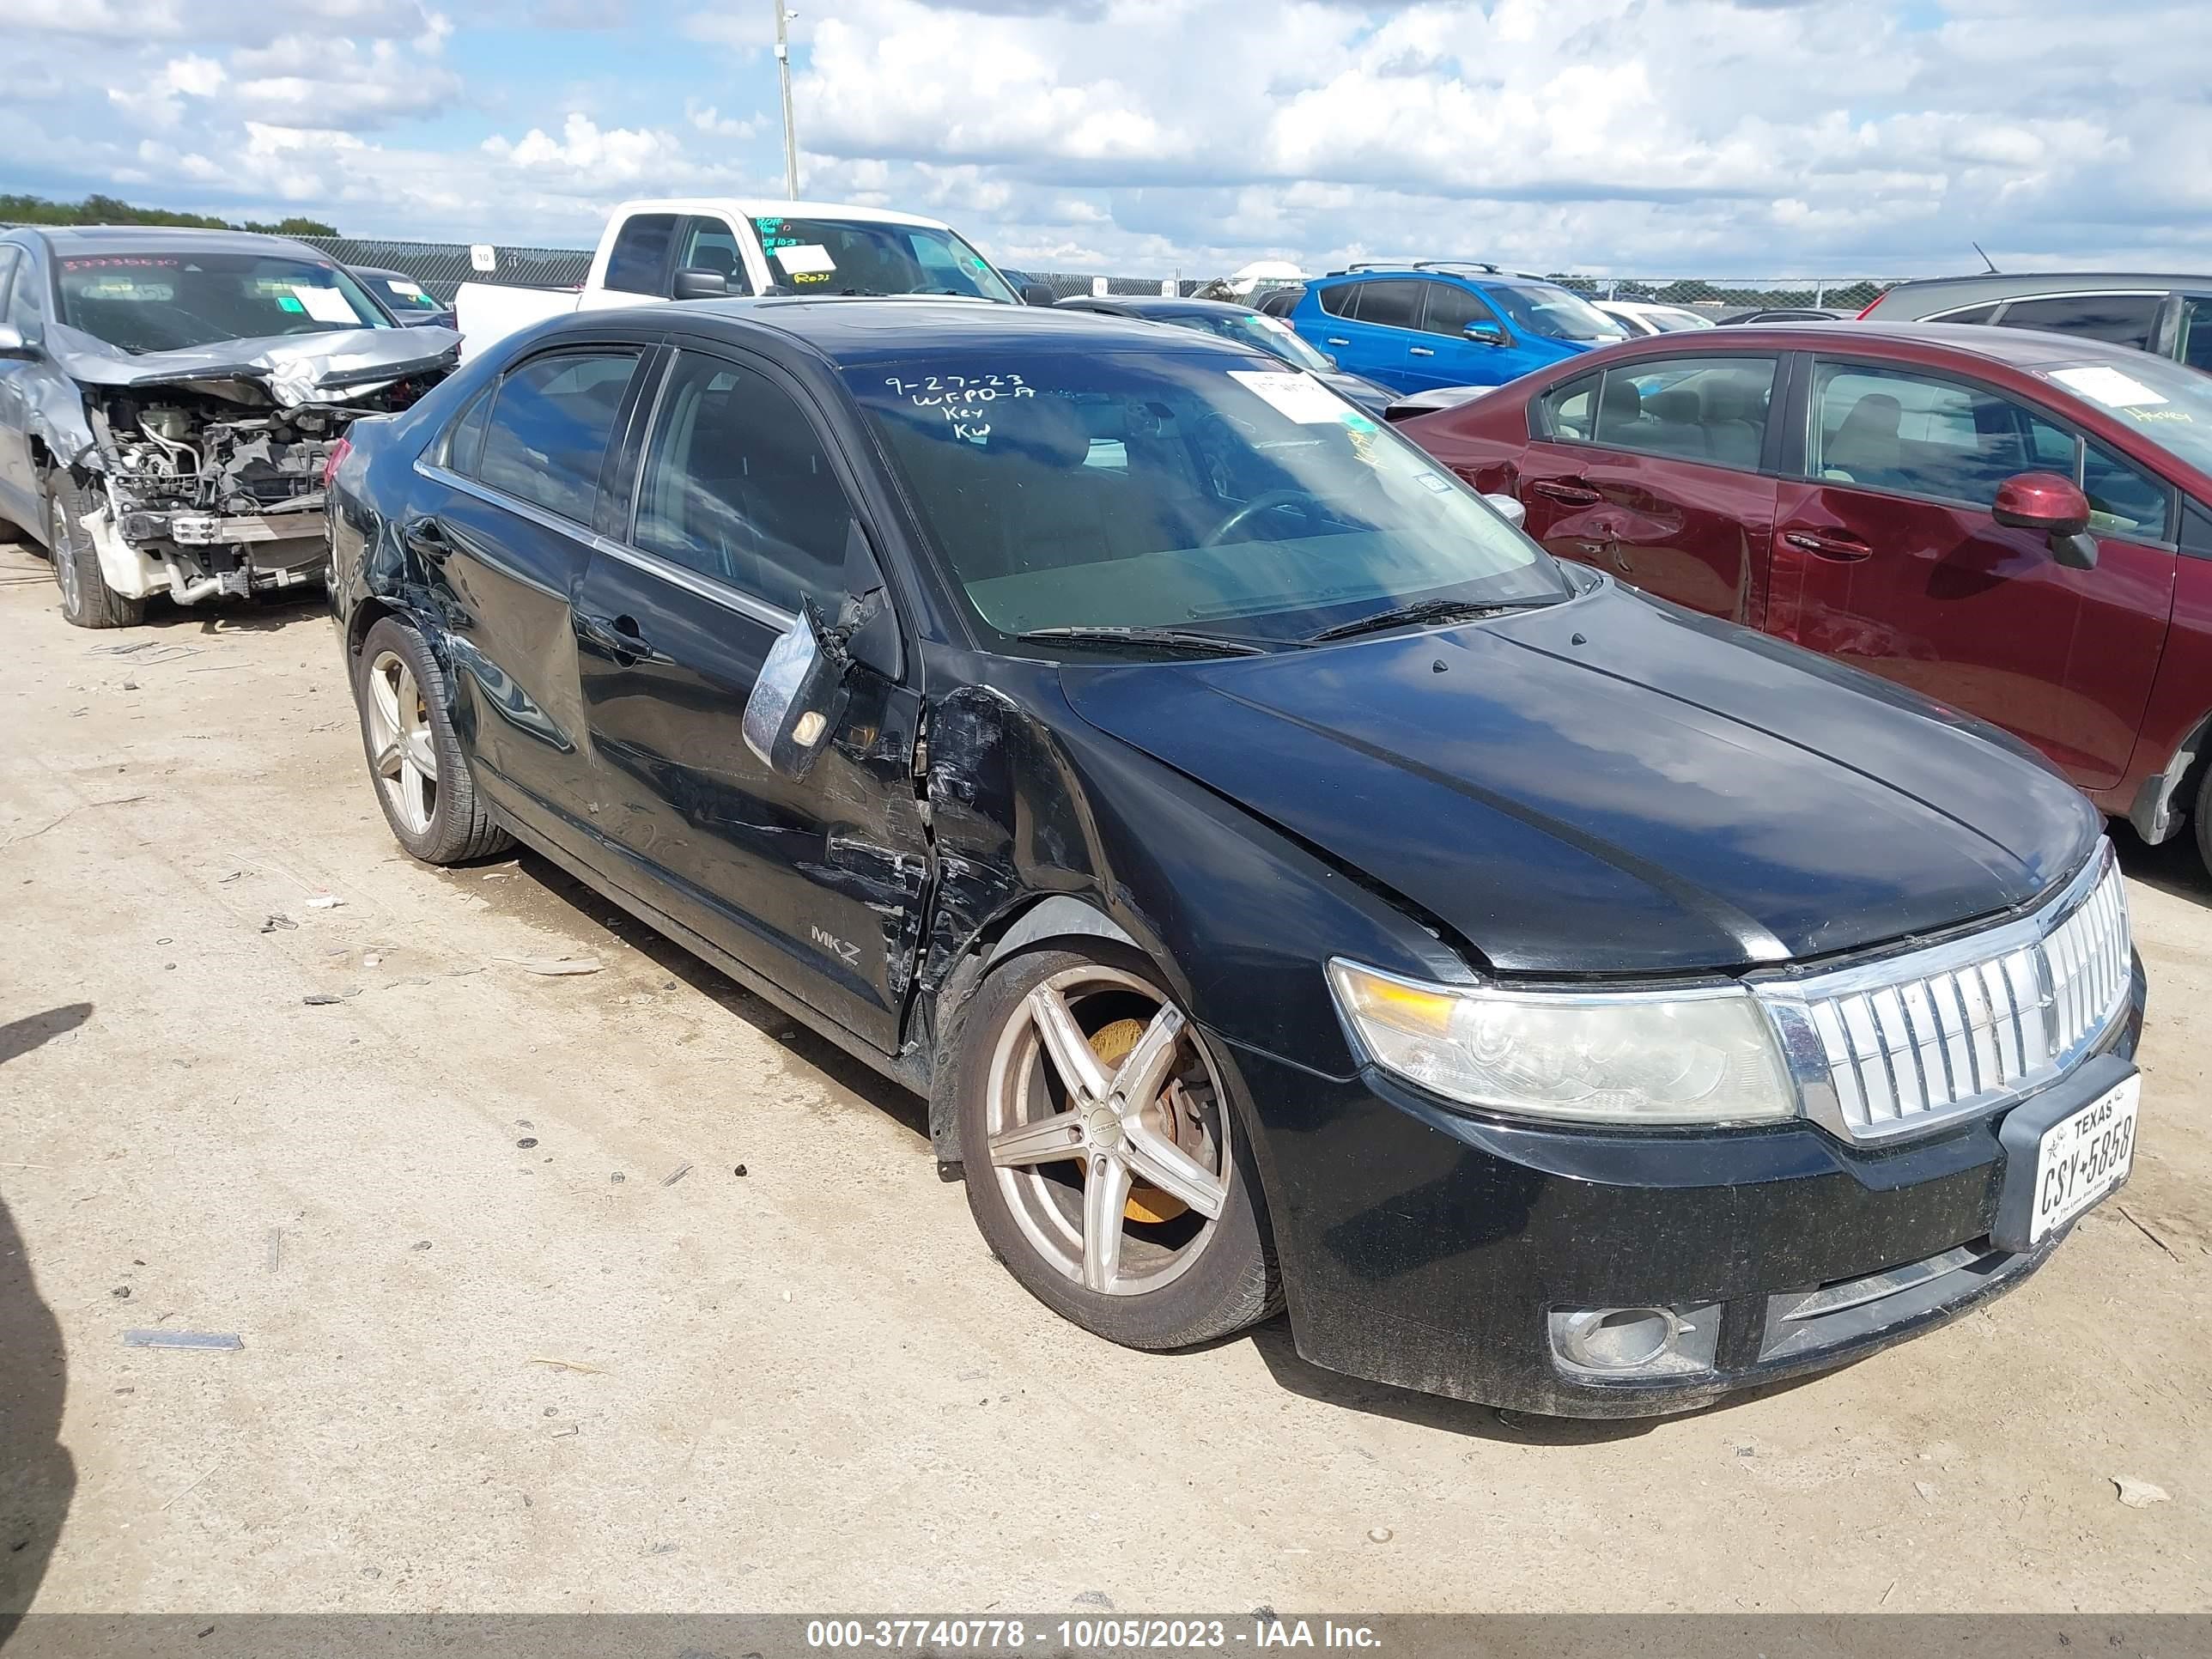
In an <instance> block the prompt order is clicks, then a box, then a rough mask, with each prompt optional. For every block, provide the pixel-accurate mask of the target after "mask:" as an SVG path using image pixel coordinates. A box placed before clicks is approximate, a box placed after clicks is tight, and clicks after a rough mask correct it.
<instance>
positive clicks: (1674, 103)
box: [0, 0, 2212, 276]
mask: <svg viewBox="0 0 2212 1659" xmlns="http://www.w3.org/2000/svg"><path fill="white" fill-rule="evenodd" d="M773 17H774V13H773V10H772V0H726V3H723V4H721V5H720V6H717V7H714V8H711V9H699V8H696V7H694V6H691V5H685V4H676V5H667V6H653V5H648V4H647V3H644V0H628V3H625V0H477V3H472V0H443V3H432V0H255V3H249V0H0V59H5V60H7V65H8V66H7V67H6V68H5V69H4V70H0V190H19V191H20V190H29V191H36V192H39V193H41V194H46V195H52V196H69V197H76V196H79V195H82V194H83V193H84V192H86V191H92V190H99V191H108V192H111V193H115V194H119V195H123V196H125V197H128V198H130V199H131V200H133V201H138V202H143V203H148V204H159V205H163V206H169V207H180V208H191V209H195V210H202V211H209V212H216V213H221V214H223V215H226V216H255V217H263V216H279V215H282V214H283V213H287V212H304V213H308V214H312V215H313V216H317V217H320V218H324V219H328V220H330V221H332V222H335V223H337V224H338V225H339V226H340V227H341V228H343V229H344V230H346V231H348V232H349V233H353V234H365V235H392V236H418V237H424V238H431V239H438V240H487V241H501V242H528V241H543V242H547V243H550V244H555V245H561V246H570V245H578V244H582V243H588V242H589V241H590V240H592V237H593V235H594V234H595V232H596V229H597V227H598V225H599V220H600V216H601V215H602V213H603V211H604V210H605V208H606V207H607V206H608V205H609V204H611V203H613V202H615V201H617V200H619V199H620V198H622V197H625V196H633V195H641V194H647V193H654V192H673V191H681V192H685V193H702V194H704V193H712V194H769V195H781V177H782V161H781V155H782V152H781V129H780V125H779V121H778V117H777V112H776V111H777V104H776V91H775V59H774V57H773V55H772V52H771V51H770V43H771V41H772V40H773V38H774V23H773ZM794 27H795V30H796V33H795V44H794V50H793V60H794V64H795V66H796V81H797V86H796V97H797V106H798V123H799V141H800V145H801V149H802V161H801V169H802V171H801V187H802V192H803V193H804V194H805V195H806V196H808V197H813V198H817V199H829V200H841V199H842V200H852V201H865V202H879V203H884V204H894V205H897V206H901V207H907V208H912V209H915V210H919V211H922V212H928V213H933V214H937V215H939V216H942V217H945V218H948V219H951V220H952V221H954V222H957V223H958V224H959V225H961V226H962V227H963V228H965V229H966V230H967V231H968V232H969V234H970V235H971V236H973V237H974V238H975V240H976V241H977V242H978V243H980V244H981V246H983V247H984V248H985V249H986V250H987V252H990V253H992V254H994V256H996V257H997V258H1000V260H1001V261H1003V262H1005V263H1006V264H1014V265H1019V266H1026V267H1030V268H1032V269H1053V270H1112V271H1115V272H1118V273H1123V274H1128V275H1133V276H1134V275H1164V274H1167V273H1169V272H1170V271H1172V270H1181V271H1182V273H1183V274H1185V275H1204V274H1208V273H1211V272H1214V271H1218V270H1224V269H1227V268H1230V267H1232V266H1234V265H1235V264H1240V263H1242V262H1243V260H1245V259H1246V258H1253V257H1256V256H1261V255H1272V256H1281V257H1287V258H1293V259H1296V260H1297V261H1299V262H1300V263H1302V264H1304V265H1306V266H1307V267H1308V268H1309V269H1319V268H1322V267H1323V266H1324V265H1325V264H1328V263H1334V262H1339V261H1341V260H1342V259H1344V258H1346V257H1352V258H1361V257H1374V256H1377V255H1382V256H1389V255H1395V254H1405V253H1423V254H1462V255H1468V256H1474V257H1487V258H1500V259H1504V260H1508V261H1510V262H1512V263H1514V264H1523V265H1529V266H1533V267H1534V268H1537V269H1543V270H1583V271H1593V272H1607V271H1609V272H1613V273H1615V274H1638V275H1702V276H1781V275H1840V276H1858V275H1864V274H1872V275H1907V274H1917V273H1926V272H1934V271H1940V270H1956V269H1961V268H1966V267H1968V266H1972V264H1975V263H1976V262H1975V261H1974V259H1973V256H1972V252H1971V250H1970V249H1969V247H1968V246H1967V244H1968V242H1969V241H1970V240H1976V241H1979V242H1980V243H1981V244H1982V245H1983V246H1984V247H1986V248H1988V249H1989V250H1990V252H1991V254H1992V255H1994V256H1995V257H1996V258H1997V259H1998V261H1999V262H2000V263H2001V264H2021V265H2027V264H2064V263H2081V262H2087V263H2093V264H2115V263H2132V262H2136V261H2143V262H2148V263H2153V264H2168V265H2172V264H2179V265H2182V266H2184V267H2185V268H2187V269H2191V270H2205V269H2208V268H2212V159H2208V158H2212V94H2209V93H2208V88H2212V4H2207V3H2205V0H2098V3H2095V4H2090V3H2087V0H1808V3H1798V0H1491V3H1488V4H1421V3H1413V4H1407V3H1388V0H1386V3H1380V4H1361V3H1352V0H965V3H961V4H954V3H939V0H801V4H800V10H799V17H798V19H797V21H796V23H795V26H794Z"/></svg>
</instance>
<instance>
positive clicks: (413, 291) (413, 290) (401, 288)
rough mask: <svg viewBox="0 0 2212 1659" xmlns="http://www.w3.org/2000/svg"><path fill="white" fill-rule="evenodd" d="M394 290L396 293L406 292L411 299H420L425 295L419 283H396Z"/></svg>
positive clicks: (393, 284) (393, 285)
mask: <svg viewBox="0 0 2212 1659" xmlns="http://www.w3.org/2000/svg"><path fill="white" fill-rule="evenodd" d="M392 292H393V293H394V294H404V295H406V296H407V298H409V299H410V300H420V299H422V298H424V297H425V295H423V292H422V285H421V284H420V283H405V282H400V283H392Z"/></svg>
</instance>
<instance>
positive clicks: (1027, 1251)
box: [960, 951, 1273, 1348]
mask: <svg viewBox="0 0 2212 1659" xmlns="http://www.w3.org/2000/svg"><path fill="white" fill-rule="evenodd" d="M960 1047H961V1049H962V1054H963V1060H962V1064H963V1073H962V1079H963V1081H962V1119H963V1121H962V1139H963V1154H964V1156H965V1158H966V1161H967V1179H968V1192H969V1205H970V1206H971V1207H972V1208H973V1209H974V1211H975V1218H976V1222H977V1225H979V1226H981V1228H982V1230H983V1233H984V1237H986V1238H987V1239H988V1240H989V1241H990V1243H992V1245H993V1247H994V1249H996V1250H997V1251H998V1253H999V1255H1000V1257H1001V1259H1003V1260H1004V1261H1006V1265H1007V1267H1009V1268H1010V1269H1011V1270H1012V1272H1013V1273H1014V1276H1015V1277H1016V1278H1017V1279H1020V1280H1021V1281H1022V1283H1023V1284H1024V1285H1026V1286H1027V1287H1028V1288H1029V1289H1030V1291H1032V1292H1033V1293H1034V1294H1035V1295H1036V1296H1037V1297H1039V1299H1040V1300H1042V1301H1043V1302H1045V1303H1047V1304H1048V1305H1050V1306H1052V1307H1054V1309H1056V1310H1059V1311H1060V1312H1061V1313H1063V1314H1065V1315H1066V1316H1068V1317H1069V1318H1071V1319H1073V1320H1074V1321H1075V1322H1077V1323H1079V1324H1081V1325H1083V1326H1085V1327H1086V1328H1089V1329H1091V1330H1093V1331H1096V1332H1097V1333H1098V1334H1100V1335H1102V1336H1105V1337H1108V1338H1110V1339H1111V1340H1115V1341H1117V1342H1122V1343H1126V1344H1127V1345H1129V1346H1133V1347H1140V1348H1169V1347H1181V1346H1187V1345H1188V1344H1190V1343H1193V1342H1201V1341H1205V1340H1209V1339H1211V1338H1213V1337H1218V1336H1222V1335H1225V1334H1228V1333H1230V1332H1231V1331H1234V1330H1237V1329H1239V1328H1242V1327H1243V1326H1245V1325H1247V1324H1249V1323H1251V1322H1253V1321H1254V1320H1255V1319H1258V1318H1260V1317H1261V1316H1263V1315H1264V1314H1265V1313H1266V1312H1267V1311H1268V1310H1269V1308H1270V1307H1271V1306H1272V1305H1273V1272H1272V1266H1271V1263H1270V1261H1269V1260H1268V1253H1267V1249H1266V1248H1265V1245H1264V1243H1263V1232H1262V1228H1263V1224H1262V1222H1261V1218H1260V1216H1259V1214H1258V1212H1257V1210H1256V1207H1255V1202H1254V1199H1253V1193H1254V1191H1255V1188H1254V1185H1253V1183H1252V1182H1251V1181H1250V1178H1249V1175H1248V1174H1247V1171H1246V1165H1245V1164H1244V1163H1243V1162H1242V1161H1240V1160H1241V1152H1242V1149H1241V1147H1240V1146H1239V1145H1238V1144H1237V1128H1236V1116H1235V1113H1234V1110H1233V1109H1232V1107H1231V1103H1230V1098H1229V1091H1228V1090H1227V1088H1226V1086H1225V1082H1224V1079H1223V1077H1222V1074H1221V1073H1220V1071H1219V1069H1218V1066H1217V1063H1216V1061H1215V1059H1214V1057H1213V1055H1212V1053H1211V1051H1210V1048H1209V1046H1208V1045H1207V1044H1206V1042H1205V1041H1204V1039H1203V1038H1202V1037H1201V1036H1200V1033H1199V1031H1198V1030H1197V1029H1196V1028H1195V1027H1194V1025H1193V1024H1191V1023H1190V1021H1189V1020H1188V1018H1187V1017H1186V1016H1185V1014H1184V1013H1183V1012H1182V1009H1180V1008H1179V1007H1177V1006H1176V1003H1175V1001H1174V1000H1173V999H1172V998H1170V996H1168V995H1167V994H1165V993H1164V992H1163V991H1161V990H1160V989H1159V988H1158V987H1157V986H1156V985H1155V984H1154V983H1153V981H1152V976H1151V975H1150V974H1149V972H1148V971H1146V969H1143V968H1140V967H1139V965H1137V964H1135V963H1131V964H1130V965H1127V966H1125V965H1122V964H1121V963H1119V962H1118V961H1116V962H1107V961H1101V960H1096V959H1093V958H1091V957H1087V956H1085V957H1078V956H1075V955H1073V954H1072V953H1067V952H1060V951H1051V952H1040V953H1037V954H1036V955H1032V956H1025V957H1016V958H1015V959H1013V961H1012V962H1010V963H1007V964H1006V966H1004V967H1002V968H1001V969H1000V970H999V971H998V972H997V973H996V974H994V975H992V976H991V977H990V978H989V979H988V980H987V981H985V982H984V984H983V986H982V987H981V989H980V990H979V991H978V992H977V994H976V1000H975V1004H974V1005H973V1006H971V1008H970V1009H969V1013H968V1016H967V1018H966V1020H965V1022H964V1026H963V1041H962V1042H961V1045H960Z"/></svg>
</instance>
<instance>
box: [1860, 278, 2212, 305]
mask: <svg viewBox="0 0 2212 1659" xmlns="http://www.w3.org/2000/svg"><path fill="white" fill-rule="evenodd" d="M2170 288H2199V289H2206V290H2208V291H2212V276H2207V275H2205V274H2203V272H2197V273H2195V274H2190V273H2183V272H2175V271H2137V270H2017V271H2015V270H2002V271H1986V270H1985V271H1983V272H1981V273H1979V274H1978V275H1969V276H1927V277H1919V278H1915V279H1913V280H1911V281H1909V282H1903V283H1893V284H1892V285H1891V286H1890V287H1888V288H1886V289H1883V290H1882V291H1881V301H1889V300H1892V299H1906V298H1911V299H1917V298H1919V297H1921V296H1923V295H1925V296H1926V297H1928V298H1929V299H1939V298H1940V299H1942V300H1944V301H1948V302H1950V303H1953V304H1961V305H1963V304H1971V303H1972V301H1974V300H1977V299H1986V300H2001V299H2007V298H2011V297H2015V296H2018V295H2030V294H2082V293H2099V294H2101V293H2109V292H2112V291H2114V290H2117V289H2170Z"/></svg>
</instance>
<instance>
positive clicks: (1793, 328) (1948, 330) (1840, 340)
mask: <svg viewBox="0 0 2212 1659" xmlns="http://www.w3.org/2000/svg"><path fill="white" fill-rule="evenodd" d="M1716 333H1717V334H1718V335H1719V337H1718V338H1717V339H1716V338H1715V337H1713V336H1714V334H1716ZM1824 342H1833V343H1836V344H1838V345H1839V346H1843V347H1846V348H1848V347H1850V346H1854V345H1865V344H1876V343H1894V344H1899V345H1918V346H1934V347H1936V348H1939V349H1942V350H1945V351H1952V352H1957V353H1960V355H1962V356H1969V357H1980V358H1983V359H1984V360H1986V361H1988V362H1995V363H2003V364H2005V365H2007V366H2008V367H2010V368H2038V367H2040V366H2041V365H2043V364H2045V363H2078V362H2082V361H2084V360H2085V359H2087V360H2090V361H2102V360H2104V359H2106V358H2111V359H2112V360H2113V361H2115V362H2129V361H2130V360H2132V359H2136V358H2139V357H2141V356H2142V355H2143V354H2142V353H2141V352H2139V351H2137V350H2136V349H2135V348H2134V347H2133V346H2124V345H2114V344H2112V343H2110V342H2109V341H2106V340H2094V339H2090V338H2087V337H2085V336H2082V335H2079V334H2052V333H2048V332H2046V331H2044V330H2041V329H2033V328H1991V327H1990V326H1989V325H1987V324H1984V323H1885V322H1882V321H1881V320H1879V319H1875V318H1871V317H1870V318H1868V319H1866V320H1864V321H1863V322H1851V321H1848V320H1838V321H1835V322H1826V323H1749V324H1744V325H1736V326H1731V327H1729V328H1728V329H1726V330H1724V331H1723V330H1715V331H1706V330H1704V329H1699V330H1698V331H1696V332H1694V333H1687V332H1686V333H1681V334H1662V335H1658V336H1656V337H1652V338H1650V339H1644V340H1630V341H1626V342H1624V343H1621V344H1620V345H1618V346H1611V347H1607V348H1606V350H1607V353H1608V355H1620V356H1627V355H1631V354H1633V355H1635V356H1647V355H1650V354H1649V352H1648V351H1647V349H1646V348H1649V347H1652V346H1660V347H1663V348H1664V349H1663V351H1662V354H1661V355H1668V354H1674V355H1680V354H1682V353H1685V352H1699V353H1704V354H1706V355H1711V356H1728V355H1729V353H1730V352H1735V351H1741V350H1743V349H1747V348H1748V347H1752V346H1758V345H1765V346H1766V347H1769V348H1770V349H1774V350H1778V351H1804V350H1808V349H1818V347H1819V346H1820V344H1821V343H1824Z"/></svg>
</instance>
